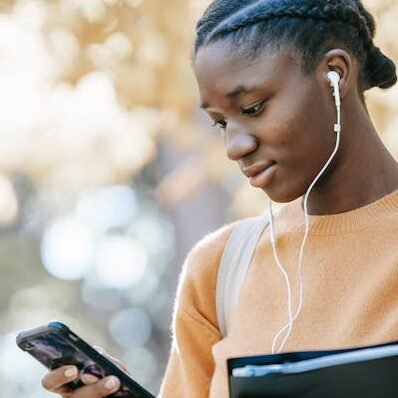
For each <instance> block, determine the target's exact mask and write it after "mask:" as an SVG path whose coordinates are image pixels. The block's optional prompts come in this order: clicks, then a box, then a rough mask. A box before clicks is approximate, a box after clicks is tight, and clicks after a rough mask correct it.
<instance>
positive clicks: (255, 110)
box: [242, 101, 265, 116]
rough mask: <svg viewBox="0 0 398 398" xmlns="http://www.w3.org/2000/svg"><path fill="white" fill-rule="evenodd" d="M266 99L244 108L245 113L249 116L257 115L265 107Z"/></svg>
mask: <svg viewBox="0 0 398 398" xmlns="http://www.w3.org/2000/svg"><path fill="white" fill-rule="evenodd" d="M264 105H265V101H261V102H259V103H257V104H255V105H253V106H251V107H250V108H246V109H243V110H242V113H243V114H244V115H248V116H256V115H258V114H259V113H260V112H261V111H262V110H263V109H264Z"/></svg>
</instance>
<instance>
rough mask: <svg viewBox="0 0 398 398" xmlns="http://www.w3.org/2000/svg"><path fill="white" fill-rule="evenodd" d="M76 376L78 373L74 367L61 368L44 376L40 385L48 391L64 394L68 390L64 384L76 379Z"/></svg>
mask: <svg viewBox="0 0 398 398" xmlns="http://www.w3.org/2000/svg"><path fill="white" fill-rule="evenodd" d="M78 376H79V371H78V369H77V367H76V366H62V367H60V368H57V369H54V370H52V371H51V372H48V373H47V374H45V375H44V377H43V378H42V380H41V384H42V386H43V388H45V389H46V390H48V391H52V392H61V390H62V392H65V391H67V390H69V389H67V387H66V388H65V384H66V383H69V382H71V381H73V380H75V379H77V378H78Z"/></svg>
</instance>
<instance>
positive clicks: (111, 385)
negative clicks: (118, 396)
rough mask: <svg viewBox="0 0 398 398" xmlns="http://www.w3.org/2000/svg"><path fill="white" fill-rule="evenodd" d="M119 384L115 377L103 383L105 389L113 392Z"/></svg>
mask: <svg viewBox="0 0 398 398" xmlns="http://www.w3.org/2000/svg"><path fill="white" fill-rule="evenodd" d="M118 383H119V379H118V378H117V377H115V376H110V377H109V378H108V380H107V381H106V383H105V388H106V389H108V390H113V389H114V388H116V386H117V385H118Z"/></svg>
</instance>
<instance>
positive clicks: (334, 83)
mask: <svg viewBox="0 0 398 398" xmlns="http://www.w3.org/2000/svg"><path fill="white" fill-rule="evenodd" d="M328 79H329V80H330V86H331V87H333V95H334V99H335V101H336V106H340V105H341V101H340V87H339V82H340V75H339V74H338V73H337V72H335V71H330V72H328Z"/></svg>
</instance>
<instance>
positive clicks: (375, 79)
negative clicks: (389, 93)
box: [365, 46, 397, 89]
mask: <svg viewBox="0 0 398 398" xmlns="http://www.w3.org/2000/svg"><path fill="white" fill-rule="evenodd" d="M365 73H366V75H365V82H366V83H367V87H366V89H370V88H372V87H380V88H384V89H386V88H390V87H392V86H393V85H394V84H395V83H396V82H397V71H396V66H395V63H394V61H393V60H392V59H390V58H388V57H387V56H385V55H384V54H383V53H382V52H381V51H380V49H379V48H378V47H376V46H373V47H372V48H371V49H370V50H369V52H368V57H367V63H366V68H365Z"/></svg>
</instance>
